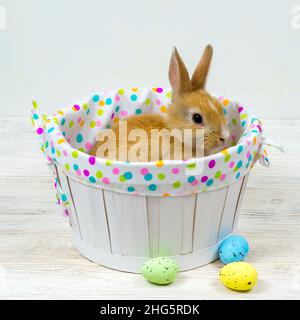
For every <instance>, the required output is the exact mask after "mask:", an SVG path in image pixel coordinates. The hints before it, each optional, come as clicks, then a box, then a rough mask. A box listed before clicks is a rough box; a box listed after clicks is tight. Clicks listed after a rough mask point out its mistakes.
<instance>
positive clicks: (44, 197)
mask: <svg viewBox="0 0 300 320" xmlns="http://www.w3.org/2000/svg"><path fill="white" fill-rule="evenodd" d="M264 128H265V135H266V136H268V137H269V138H271V139H273V140H274V141H276V142H277V143H278V144H281V145H284V146H285V150H286V152H285V154H284V155H282V154H281V153H280V152H278V151H277V150H274V149H271V148H270V149H269V153H270V159H271V167H270V168H269V169H267V168H264V167H262V166H260V165H259V164H257V165H256V166H255V168H254V169H253V171H252V174H251V175H250V177H249V181H248V187H247V190H246V192H245V195H244V202H243V204H242V206H241V214H240V219H239V224H238V229H239V231H240V233H241V234H243V235H244V236H246V237H247V239H248V240H249V242H250V246H251V250H250V254H249V257H248V259H247V261H248V262H250V263H252V264H253V265H254V266H255V267H256V268H257V270H258V274H259V281H258V284H257V286H256V287H255V288H254V289H253V290H252V291H250V292H248V293H243V294H242V293H238V292H233V291H230V290H228V289H226V288H225V287H223V285H222V284H221V283H220V282H219V280H218V273H219V271H220V267H221V263H220V262H219V261H216V262H214V263H212V264H209V265H207V266H205V267H202V268H198V269H196V270H192V271H188V272H184V273H181V274H180V275H179V276H178V279H177V281H176V282H174V283H173V284H172V285H170V286H162V287H159V286H154V285H151V284H149V283H147V282H145V281H144V279H143V278H142V277H141V276H140V275H135V274H129V273H123V272H117V271H113V270H110V269H107V268H104V267H101V266H98V265H96V264H94V263H92V262H90V261H88V260H86V259H84V258H83V257H82V256H81V255H80V254H79V253H78V252H77V251H76V250H75V249H74V247H73V245H72V243H71V239H70V232H69V222H68V219H66V218H63V217H62V215H61V214H60V210H58V209H59V208H58V207H57V206H56V205H55V203H54V199H55V192H54V188H53V183H52V180H51V176H50V174H49V171H48V169H47V167H46V166H45V165H44V159H43V157H42V155H41V153H40V151H39V150H38V147H37V143H36V140H35V136H34V134H33V131H32V128H31V124H30V119H29V118H14V119H12V118H7V117H5V118H4V117H2V118H1V117H0V166H1V172H0V257H1V260H0V299H8V298H15V299H64V298H67V299H76V298H79V299H105V298H106V299H110V298H116V299H122V298H129V299H142V298H149V299H152V298H157V299H172V298H173V299H176V298H178V299H189V300H190V299H211V298H212V299H299V298H300V196H299V192H300V120H266V121H264Z"/></svg>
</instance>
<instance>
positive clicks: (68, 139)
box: [32, 87, 268, 196]
mask: <svg viewBox="0 0 300 320" xmlns="http://www.w3.org/2000/svg"><path fill="white" fill-rule="evenodd" d="M171 96H172V94H171V91H170V89H166V88H161V87H157V88H150V89H149V88H144V89H138V88H131V89H123V88H121V89H117V90H111V91H101V92H97V93H95V94H93V95H91V96H89V97H87V98H86V99H83V100H82V101H80V102H77V103H75V104H73V105H71V106H68V107H66V108H64V109H61V110H59V111H58V112H57V113H56V114H55V115H53V116H51V117H46V116H45V115H43V114H42V113H41V112H40V111H39V110H38V107H37V103H36V102H34V103H33V105H34V108H33V110H32V123H33V125H34V128H35V131H36V133H37V136H38V137H39V141H40V147H41V150H42V151H43V152H44V153H45V155H46V156H47V158H48V159H49V160H50V161H52V162H55V163H56V164H58V165H60V166H61V168H62V169H63V170H64V171H65V173H66V174H67V175H69V176H72V177H73V178H74V179H77V180H79V181H82V182H84V183H88V184H91V185H96V186H99V187H103V188H106V189H111V190H116V191H119V192H125V193H130V194H135V195H139V194H146V195H157V196H178V195H185V194H191V193H198V192H204V191H207V190H214V189H218V188H221V187H224V186H226V185H230V184H232V183H233V182H235V181H236V180H238V179H240V178H241V177H243V176H244V175H245V174H246V173H247V172H248V171H249V170H250V169H251V168H252V167H253V165H254V164H255V162H256V160H257V159H258V158H261V157H263V160H264V161H265V162H268V158H267V153H266V151H265V149H263V151H262V148H261V142H262V127H261V123H260V121H259V120H258V119H257V118H256V117H255V116H254V115H253V114H252V113H251V112H250V111H249V110H246V109H245V107H244V106H243V105H241V104H239V103H236V102H233V101H230V100H229V99H227V98H224V97H221V96H220V97H218V99H219V101H220V102H221V103H222V106H223V110H224V114H225V116H226V119H227V122H228V126H229V128H230V131H231V136H230V144H231V147H230V148H228V149H226V150H223V151H222V152H219V153H217V154H214V155H211V156H209V157H205V158H199V159H193V160H189V161H170V160H164V161H158V162H148V163H139V164H130V163H128V162H120V161H110V160H106V159H100V158H95V157H91V156H89V155H88V152H89V150H90V149H91V148H92V146H93V144H94V142H95V137H96V133H97V132H98V131H99V130H100V129H103V128H110V127H111V126H112V124H114V123H116V122H118V121H120V120H122V119H124V118H125V117H127V116H129V115H132V114H144V113H151V112H152V113H156V112H160V113H161V114H165V113H166V111H167V108H168V105H169V103H170V99H171ZM199 168H200V170H199Z"/></svg>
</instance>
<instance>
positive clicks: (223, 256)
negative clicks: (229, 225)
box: [219, 235, 249, 264]
mask: <svg viewBox="0 0 300 320" xmlns="http://www.w3.org/2000/svg"><path fill="white" fill-rule="evenodd" d="M248 252H249V244H248V242H247V240H246V239H245V238H244V237H242V236H238V235H232V236H230V237H228V238H227V239H226V240H224V241H223V242H222V244H221V246H220V248H219V257H220V260H221V261H222V262H223V263H224V264H228V263H231V262H237V261H243V260H244V259H245V258H246V256H247V254H248Z"/></svg>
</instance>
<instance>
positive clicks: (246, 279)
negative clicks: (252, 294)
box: [220, 262, 257, 291]
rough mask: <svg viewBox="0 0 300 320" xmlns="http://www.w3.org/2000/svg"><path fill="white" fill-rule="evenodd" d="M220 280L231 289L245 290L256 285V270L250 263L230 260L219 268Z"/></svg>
mask: <svg viewBox="0 0 300 320" xmlns="http://www.w3.org/2000/svg"><path fill="white" fill-rule="evenodd" d="M220 280H221V281H222V282H223V284H224V285H225V286H226V287H228V288H230V289H232V290H237V291H247V290H250V289H252V288H253V287H254V286H255V285H256V282H257V271H256V269H255V268H254V267H253V266H252V265H251V264H250V263H247V262H232V263H229V264H227V265H226V266H224V267H223V268H222V269H221V271H220Z"/></svg>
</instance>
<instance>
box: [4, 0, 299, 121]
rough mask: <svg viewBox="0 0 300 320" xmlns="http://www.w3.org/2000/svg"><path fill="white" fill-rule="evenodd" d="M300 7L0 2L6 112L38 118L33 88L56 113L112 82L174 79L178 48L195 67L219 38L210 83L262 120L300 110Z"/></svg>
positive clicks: (164, 0)
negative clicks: (173, 64) (170, 74)
mask: <svg viewBox="0 0 300 320" xmlns="http://www.w3.org/2000/svg"><path fill="white" fill-rule="evenodd" d="M297 5H300V0H298V1H291V0H276V1H275V0H274V1H262V0H251V1H250V0H247V1H241V0H227V1H221V0H220V1H216V0H209V1H208V0H205V1H199V0H198V1H197V0H184V1H181V0H173V1H171V0H160V1H159V0H151V1H143V0H140V1H137V0H135V1H134V0H128V1H126V0H123V1H121V0H119V1H116V0H110V1H108V0H106V1H103V0H98V1H96V0H85V1H75V0H51V1H50V0H49V1H48V0H6V1H5V0H4V1H3V0H0V7H1V6H2V7H1V8H2V13H3V10H4V11H5V28H3V21H2V27H1V28H0V57H1V59H0V115H28V116H29V109H30V108H31V105H30V100H31V96H32V95H34V96H35V97H36V99H37V100H38V101H39V102H40V103H39V104H40V106H41V108H42V109H43V111H46V112H47V113H53V112H54V111H56V110H57V109H59V108H61V107H63V106H65V105H67V104H69V103H73V102H75V101H76V100H77V99H81V98H82V97H85V96H86V95H90V94H92V93H94V92H96V91H97V90H100V89H103V88H106V89H109V88H116V87H117V88H119V87H132V86H137V87H143V86H169V84H168V76H167V75H168V64H169V57H170V54H171V50H172V47H173V46H174V45H176V46H177V48H178V50H179V52H180V53H181V55H182V56H183V58H184V60H185V61H186V64H187V67H188V69H189V70H190V71H192V70H193V68H194V67H195V65H196V63H197V62H198V59H199V57H200V54H201V51H202V49H203V48H204V46H205V45H206V44H207V43H212V44H213V46H214V49H215V55H214V60H213V64H212V69H211V73H210V78H209V81H208V90H209V91H211V92H214V93H217V94H221V95H224V96H226V97H228V98H230V99H233V100H238V101H241V102H243V103H245V105H246V106H248V107H249V108H250V109H251V110H252V111H254V112H255V113H256V115H257V116H259V117H261V118H300V105H299V96H300V67H299V59H300V17H299V19H298V16H300V9H299V10H298V9H297V7H296V9H295V6H297ZM293 8H294V10H295V11H296V13H292V10H293ZM297 12H298V14H297ZM1 16H3V14H2V15H1ZM0 25H1V23H0Z"/></svg>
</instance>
